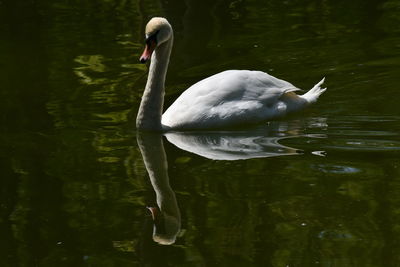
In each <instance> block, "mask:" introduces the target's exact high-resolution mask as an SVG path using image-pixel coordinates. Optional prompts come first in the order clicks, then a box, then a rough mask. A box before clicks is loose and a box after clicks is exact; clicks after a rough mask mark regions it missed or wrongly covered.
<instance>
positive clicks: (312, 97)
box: [301, 77, 327, 104]
mask: <svg viewBox="0 0 400 267" xmlns="http://www.w3.org/2000/svg"><path fill="white" fill-rule="evenodd" d="M324 81H325V77H324V78H323V79H322V80H321V81H320V82H319V83H317V84H316V85H314V87H313V88H311V89H310V91H308V92H307V93H305V94H304V95H302V96H301V97H302V98H304V99H305V100H307V102H308V103H309V104H312V103H315V102H317V100H318V97H319V96H320V95H322V93H323V92H325V91H326V89H327V88H321V85H322V84H323V83H324Z"/></svg>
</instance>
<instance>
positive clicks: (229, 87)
mask: <svg viewBox="0 0 400 267" xmlns="http://www.w3.org/2000/svg"><path fill="white" fill-rule="evenodd" d="M172 43H173V31H172V27H171V25H170V24H169V23H168V21H167V20H166V19H165V18H159V17H156V18H152V19H151V20H150V21H149V22H148V23H147V25H146V48H145V50H144V52H143V54H142V56H141V57H140V62H142V63H145V62H147V61H148V60H149V59H150V58H151V64H150V70H149V74H148V78H147V84H146V88H145V90H144V93H143V96H142V101H141V103H140V107H139V111H138V115H137V118H136V127H137V129H139V130H147V131H168V130H191V129H212V128H223V127H232V126H238V125H243V124H249V123H259V122H263V121H267V120H269V119H273V118H277V117H281V116H283V115H285V114H287V113H288V112H293V111H297V110H300V109H302V108H304V107H306V106H307V105H309V104H311V103H314V102H316V101H317V99H318V97H319V96H320V95H321V94H322V93H323V92H325V90H326V88H321V87H320V86H321V84H322V83H323V82H324V79H322V80H321V81H320V82H319V83H317V84H316V85H315V86H314V87H313V88H312V89H311V90H309V91H308V92H307V93H305V94H304V95H297V94H296V93H294V92H295V91H298V90H300V89H298V88H296V87H295V86H294V85H292V84H290V83H288V82H286V81H283V80H280V79H277V78H275V77H273V76H271V75H269V74H267V73H264V72H261V71H249V70H228V71H224V72H221V73H218V74H215V75H213V76H211V77H209V78H206V79H204V80H202V81H200V82H198V83H196V84H194V85H192V86H191V87H190V88H188V89H187V90H186V91H185V92H183V93H182V95H180V96H179V97H178V99H177V100H176V101H175V102H174V103H173V104H172V105H171V106H170V107H169V108H168V109H167V110H166V111H165V113H164V114H163V115H162V110H163V103H164V83H165V76H166V73H167V68H168V63H169V57H170V54H171V49H172Z"/></svg>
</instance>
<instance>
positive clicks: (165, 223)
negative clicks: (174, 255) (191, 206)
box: [148, 207, 181, 245]
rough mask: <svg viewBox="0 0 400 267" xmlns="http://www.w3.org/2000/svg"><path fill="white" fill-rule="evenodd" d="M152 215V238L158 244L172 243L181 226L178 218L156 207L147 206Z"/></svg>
mask: <svg viewBox="0 0 400 267" xmlns="http://www.w3.org/2000/svg"><path fill="white" fill-rule="evenodd" d="M148 209H149V211H150V212H151V216H152V217H153V222H154V225H153V240H154V242H157V243H158V244H160V245H172V244H174V243H175V240H176V237H177V236H178V234H179V231H180V228H181V222H180V219H179V218H178V217H177V216H174V215H169V214H167V213H166V212H162V211H160V209H159V208H158V207H148Z"/></svg>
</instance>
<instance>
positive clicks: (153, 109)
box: [136, 35, 173, 131]
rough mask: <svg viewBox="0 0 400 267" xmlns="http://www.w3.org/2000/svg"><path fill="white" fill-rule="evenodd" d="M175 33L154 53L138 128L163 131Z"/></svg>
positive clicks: (137, 118) (139, 112)
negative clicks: (169, 67)
mask: <svg viewBox="0 0 400 267" xmlns="http://www.w3.org/2000/svg"><path fill="white" fill-rule="evenodd" d="M172 43H173V35H171V38H170V39H169V40H168V41H166V42H164V43H162V44H160V45H159V46H158V47H157V48H156V50H155V51H154V53H153V55H152V56H151V63H150V69H149V75H148V77H147V83H146V87H145V89H144V92H143V96H142V101H141V102H140V107H139V111H138V115H137V117H136V128H137V129H140V130H147V131H161V130H162V126H161V116H162V111H163V105H164V92H165V87H164V85H165V77H166V74H167V69H168V63H169V57H170V55H171V50H172Z"/></svg>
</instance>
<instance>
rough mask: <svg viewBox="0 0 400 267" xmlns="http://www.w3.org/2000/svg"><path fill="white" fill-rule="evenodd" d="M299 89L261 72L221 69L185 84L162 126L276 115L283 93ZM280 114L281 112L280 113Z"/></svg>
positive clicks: (188, 126) (215, 125) (193, 126)
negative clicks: (195, 81)
mask: <svg viewBox="0 0 400 267" xmlns="http://www.w3.org/2000/svg"><path fill="white" fill-rule="evenodd" d="M296 90H299V89H298V88H296V87H295V86H293V85H292V84H290V83H288V82H286V81H283V80H280V79H277V78H275V77H273V76H271V75H269V74H267V73H264V72H261V71H248V70H229V71H224V72H221V73H218V74H215V75H213V76H210V77H208V78H206V79H204V80H201V81H199V82H198V83H196V84H194V85H192V86H191V87H189V88H188V89H187V90H186V91H185V92H183V93H182V95H180V96H179V97H178V99H177V100H176V101H175V102H174V103H173V104H172V105H171V106H170V107H169V108H168V109H167V110H166V111H165V113H164V114H163V116H162V121H161V123H162V125H163V127H164V128H165V129H198V128H203V129H204V128H220V127H229V126H235V125H240V124H243V123H246V124H248V123H257V122H261V121H263V120H267V119H268V118H271V117H276V116H279V115H280V114H279V113H280V112H283V110H282V107H283V106H282V105H281V104H282V103H281V102H280V101H279V99H280V98H281V96H282V95H283V94H285V93H288V92H292V91H296ZM282 115H283V114H282Z"/></svg>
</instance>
